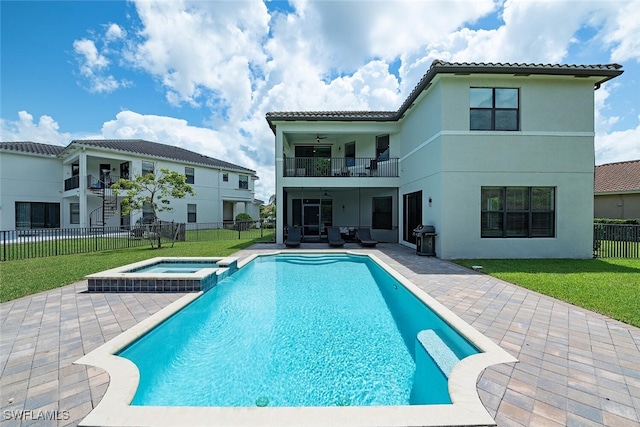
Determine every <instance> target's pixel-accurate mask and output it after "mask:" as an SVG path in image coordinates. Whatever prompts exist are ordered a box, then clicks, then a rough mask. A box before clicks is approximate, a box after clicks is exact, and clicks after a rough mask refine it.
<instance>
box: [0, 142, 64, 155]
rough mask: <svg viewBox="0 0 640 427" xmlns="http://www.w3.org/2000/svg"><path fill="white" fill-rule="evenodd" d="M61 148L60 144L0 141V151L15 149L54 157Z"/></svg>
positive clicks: (62, 148)
mask: <svg viewBox="0 0 640 427" xmlns="http://www.w3.org/2000/svg"><path fill="white" fill-rule="evenodd" d="M62 150H64V147H63V146H62V145H51V144H40V143H38V142H31V141H17V142H0V151H17V152H20V153H29V154H39V155H43V156H51V157H56V156H57V155H58V154H60V153H61V152H62Z"/></svg>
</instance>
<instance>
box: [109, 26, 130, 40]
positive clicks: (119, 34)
mask: <svg viewBox="0 0 640 427" xmlns="http://www.w3.org/2000/svg"><path fill="white" fill-rule="evenodd" d="M126 35H127V32H126V31H125V30H124V28H122V27H121V26H119V25H118V24H114V23H111V24H109V26H108V28H107V32H106V33H105V39H106V40H108V41H113V40H119V39H122V38H124V37H125V36H126Z"/></svg>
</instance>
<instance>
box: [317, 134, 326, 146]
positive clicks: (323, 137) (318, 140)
mask: <svg viewBox="0 0 640 427" xmlns="http://www.w3.org/2000/svg"><path fill="white" fill-rule="evenodd" d="M326 138H327V137H326V136H320V134H319V133H318V134H316V143H318V144H320V140H321V139H326Z"/></svg>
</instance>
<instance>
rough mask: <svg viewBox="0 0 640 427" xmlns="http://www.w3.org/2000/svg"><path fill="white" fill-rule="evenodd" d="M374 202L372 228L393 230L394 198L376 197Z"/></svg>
mask: <svg viewBox="0 0 640 427" xmlns="http://www.w3.org/2000/svg"><path fill="white" fill-rule="evenodd" d="M372 202H373V203H372V205H373V216H372V218H371V228H375V229H384V230H391V229H392V228H393V205H392V197H391V196H389V197H374V198H373V199H372Z"/></svg>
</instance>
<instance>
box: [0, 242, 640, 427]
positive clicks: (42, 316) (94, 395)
mask: <svg viewBox="0 0 640 427" xmlns="http://www.w3.org/2000/svg"><path fill="white" fill-rule="evenodd" d="M314 247H317V248H322V249H326V248H327V246H326V245H304V244H303V245H302V248H303V249H304V248H314ZM345 248H346V249H358V250H361V248H360V247H359V246H357V245H352V244H347V245H345ZM275 249H281V247H279V246H277V245H256V246H253V247H252V248H249V249H246V250H243V251H240V252H238V253H237V254H236V256H238V257H240V258H244V257H246V256H248V255H250V254H252V253H259V252H264V251H273V250H275ZM366 250H367V251H372V252H373V253H375V254H376V255H377V256H378V257H379V258H381V259H382V260H383V261H385V262H386V263H388V264H389V265H390V266H391V267H393V268H394V269H396V270H397V271H398V272H399V273H401V274H402V275H404V276H405V277H406V278H408V279H409V280H411V281H412V282H413V283H415V284H416V285H418V286H419V287H420V288H422V289H423V290H425V291H426V292H428V293H429V294H430V295H431V296H432V297H434V298H435V299H437V300H438V301H440V302H441V303H442V304H444V305H445V306H447V307H448V308H449V309H451V310H452V311H453V312H454V313H456V314H457V315H458V316H460V317H461V318H463V319H464V320H465V321H466V322H468V323H470V324H471V325H472V326H474V327H475V328H476V329H478V330H479V331H480V332H482V333H484V334H485V335H487V336H488V337H490V338H491V339H493V340H494V341H495V342H496V343H498V344H499V345H500V346H502V348H504V349H505V350H507V351H508V352H510V353H511V354H512V355H513V356H515V357H517V358H518V359H519V360H520V362H518V363H515V364H513V363H512V364H503V365H497V366H495V367H491V368H489V369H487V370H486V371H485V372H484V373H483V374H482V375H481V377H480V378H479V379H478V392H479V394H480V397H481V399H482V401H483V403H484V404H485V406H486V407H487V409H488V410H489V412H490V413H491V415H492V416H493V417H494V418H495V420H496V422H497V424H498V425H499V426H556V425H557V426H565V425H566V426H599V425H608V426H616V427H618V426H638V425H640V329H638V328H635V327H633V326H629V325H627V324H624V323H621V322H618V321H615V320H612V319H610V318H608V317H606V316H603V315H600V314H597V313H593V312H590V311H587V310H584V309H581V308H578V307H575V306H572V305H570V304H566V303H564V302H561V301H558V300H555V299H553V298H549V297H546V296H544V295H540V294H538V293H535V292H531V291H528V290H526V289H523V288H520V287H517V286H514V285H511V284H509V283H506V282H503V281H501V280H498V279H494V278H492V277H489V276H487V275H484V274H481V273H477V272H474V271H470V270H467V269H464V268H461V267H459V266H457V265H455V264H452V263H449V262H446V261H441V260H439V259H435V258H426V257H419V256H417V255H416V254H415V253H414V251H412V250H410V249H407V248H404V247H402V246H400V245H394V244H379V245H378V248H376V249H366ZM214 255H215V254H214ZM86 289H87V284H86V282H85V281H83V282H79V283H76V284H73V285H69V286H65V287H62V288H59V289H55V290H51V291H47V292H42V293H39V294H36V295H31V296H28V297H24V298H20V299H17V300H14V301H10V302H7V303H3V304H0V321H1V330H0V331H1V335H0V368H1V372H2V375H1V377H0V402H1V403H0V407H1V408H2V426H3V427H4V426H7V427H8V426H18V425H21V426H26V425H60V426H66V425H77V424H78V423H79V422H80V421H81V420H82V419H83V418H84V417H85V416H86V415H87V414H88V413H89V412H90V411H91V409H92V408H93V407H94V406H95V405H97V403H98V402H99V401H100V399H101V398H102V396H103V395H104V392H105V390H106V389H107V387H108V385H109V376H108V375H107V373H106V372H104V371H102V370H100V369H98V368H94V367H89V366H84V365H73V364H72V363H73V362H74V361H75V360H77V359H79V358H80V357H81V356H82V355H84V354H86V353H88V352H90V351H92V350H93V349H95V348H96V347H98V346H100V345H101V344H103V343H104V342H106V341H108V340H110V339H111V338H113V337H115V336H116V335H118V334H120V333H121V332H123V331H125V330H126V329H128V328H130V327H131V326H133V325H134V324H136V323H138V322H140V321H141V320H143V319H145V318H147V317H148V316H150V315H151V314H153V313H155V312H157V311H158V310H160V309H161V308H162V307H164V306H166V305H167V304H169V303H171V302H172V301H175V300H177V299H179V298H180V297H182V296H183V295H184V294H181V293H174V294H154V293H137V294H117V293H104V294H103V293H88V292H86ZM639 309H640V296H639ZM20 411H26V412H20ZM47 411H48V412H47ZM20 414H22V415H21V416H20ZM52 416H54V417H57V418H58V419H57V420H54V421H47V420H43V419H42V418H43V417H52ZM20 418H21V419H20ZM38 418H40V419H38ZM207 421H208V420H203V423H206V422H207Z"/></svg>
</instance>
